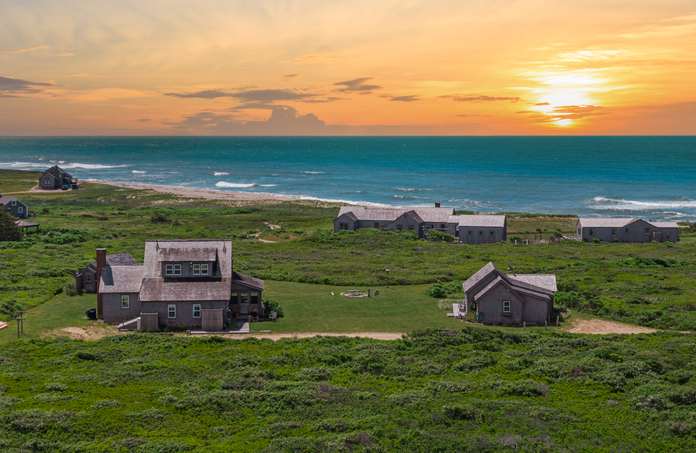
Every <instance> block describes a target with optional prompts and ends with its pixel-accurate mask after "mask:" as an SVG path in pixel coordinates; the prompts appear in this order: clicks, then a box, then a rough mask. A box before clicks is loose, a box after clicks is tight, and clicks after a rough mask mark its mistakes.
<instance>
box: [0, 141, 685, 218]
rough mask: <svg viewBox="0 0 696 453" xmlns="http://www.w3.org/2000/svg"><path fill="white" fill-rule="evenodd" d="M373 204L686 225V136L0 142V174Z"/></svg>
mask: <svg viewBox="0 0 696 453" xmlns="http://www.w3.org/2000/svg"><path fill="white" fill-rule="evenodd" d="M52 165H59V166H60V167H62V168H63V169H65V170H67V171H68V172H70V173H72V175H73V176H74V177H77V178H79V179H101V180H105V181H114V182H125V183H141V184H158V185H165V186H181V187H193V188H202V189H216V190H227V191H238V192H255V193H269V194H279V195H286V196H291V197H295V198H298V199H309V200H327V201H339V202H346V203H355V204H366V205H383V206H432V205H433V204H434V203H435V202H440V203H442V205H443V206H452V207H455V208H456V209H459V210H471V211H478V212H485V213H493V212H530V213H549V214H576V215H581V216H593V217H611V216H614V217H623V216H634V217H641V218H644V219H646V220H675V221H685V220H690V221H694V220H696V184H695V183H696V137H0V168H3V169H23V170H38V169H46V168H48V167H50V166H52Z"/></svg>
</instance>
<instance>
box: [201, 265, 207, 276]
mask: <svg viewBox="0 0 696 453" xmlns="http://www.w3.org/2000/svg"><path fill="white" fill-rule="evenodd" d="M201 275H208V265H207V264H201Z"/></svg>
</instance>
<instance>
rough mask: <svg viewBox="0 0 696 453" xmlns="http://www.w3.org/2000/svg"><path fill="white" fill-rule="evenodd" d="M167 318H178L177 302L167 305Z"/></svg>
mask: <svg viewBox="0 0 696 453" xmlns="http://www.w3.org/2000/svg"><path fill="white" fill-rule="evenodd" d="M167 318H170V319H171V318H176V304H169V305H167Z"/></svg>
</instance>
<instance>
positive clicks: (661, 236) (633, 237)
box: [577, 218, 679, 242]
mask: <svg viewBox="0 0 696 453" xmlns="http://www.w3.org/2000/svg"><path fill="white" fill-rule="evenodd" d="M577 233H578V236H579V237H580V239H581V240H583V241H586V242H592V241H594V240H595V239H599V240H600V241H604V242H614V241H616V240H619V241H621V242H652V241H657V242H668V241H669V242H678V241H679V225H677V222H648V221H646V220H643V219H636V218H613V219H609V218H580V219H578V225H577Z"/></svg>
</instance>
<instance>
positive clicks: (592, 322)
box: [566, 319, 657, 335]
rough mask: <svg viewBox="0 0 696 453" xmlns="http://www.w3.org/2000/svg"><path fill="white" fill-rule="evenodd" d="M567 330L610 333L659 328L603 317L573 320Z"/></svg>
mask: <svg viewBox="0 0 696 453" xmlns="http://www.w3.org/2000/svg"><path fill="white" fill-rule="evenodd" d="M566 332H570V333H589V334H594V335H608V334H612V333H652V332H657V330H655V329H650V328H648V327H641V326H632V325H630V324H623V323H620V322H613V321H603V320H601V319H578V320H576V321H574V322H573V325H572V326H571V328H570V329H568V330H567V331H566Z"/></svg>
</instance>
